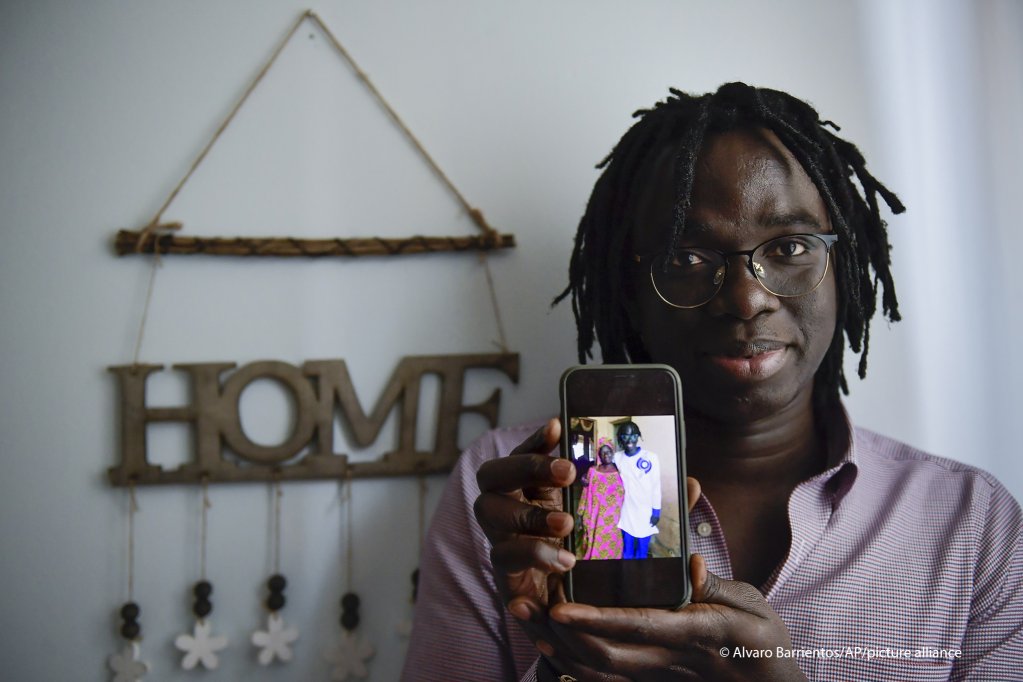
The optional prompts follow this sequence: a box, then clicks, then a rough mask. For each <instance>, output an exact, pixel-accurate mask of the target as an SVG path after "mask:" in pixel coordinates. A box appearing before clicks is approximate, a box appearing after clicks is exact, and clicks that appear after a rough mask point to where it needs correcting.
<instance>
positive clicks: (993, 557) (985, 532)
mask: <svg viewBox="0 0 1023 682" xmlns="http://www.w3.org/2000/svg"><path fill="white" fill-rule="evenodd" d="M981 518H982V522H983V526H982V528H980V531H979V532H980V545H979V551H978V554H977V563H976V568H975V573H974V579H973V599H972V602H971V604H970V616H969V622H968V623H967V628H966V634H965V636H964V638H963V643H962V657H961V658H960V659H958V660H957V661H956V662H955V664H954V665H953V669H952V676H951V679H952V680H996V679H997V680H1009V679H1019V677H1018V675H1019V674H1020V666H1021V665H1023V515H1021V513H1020V506H1019V503H1017V502H1016V500H1015V499H1013V497H1012V496H1011V495H1010V494H1009V492H1008V491H1007V490H1005V488H1003V487H1002V486H1001V485H1000V484H998V483H997V482H995V483H994V484H993V487H992V489H991V497H990V502H989V505H988V511H987V515H986V517H981Z"/></svg>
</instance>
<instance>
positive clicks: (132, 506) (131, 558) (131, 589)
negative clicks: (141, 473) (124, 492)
mask: <svg viewBox="0 0 1023 682" xmlns="http://www.w3.org/2000/svg"><path fill="white" fill-rule="evenodd" d="M138 510H139V505H138V500H136V499H135V481H131V482H130V483H129V484H128V601H129V602H133V601H135V513H136V512H137V511H138Z"/></svg>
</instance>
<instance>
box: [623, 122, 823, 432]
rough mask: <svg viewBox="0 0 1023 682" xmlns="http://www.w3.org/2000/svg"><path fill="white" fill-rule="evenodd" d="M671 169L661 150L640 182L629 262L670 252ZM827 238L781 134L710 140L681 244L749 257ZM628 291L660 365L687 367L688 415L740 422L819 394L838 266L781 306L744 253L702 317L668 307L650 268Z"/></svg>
mask: <svg viewBox="0 0 1023 682" xmlns="http://www.w3.org/2000/svg"><path fill="white" fill-rule="evenodd" d="M673 161H674V159H673V154H672V153H671V152H670V151H667V150H666V151H665V152H663V153H662V154H661V156H660V157H659V158H658V159H657V160H656V161H655V162H653V163H652V164H651V166H650V169H649V173H648V175H647V177H646V179H645V182H641V183H640V184H639V185H638V187H639V190H638V196H637V199H636V200H635V204H634V205H633V210H632V211H631V216H632V220H633V224H632V225H631V228H630V239H631V245H630V246H629V252H628V253H627V254H626V257H629V256H631V255H632V254H634V253H635V254H641V255H647V254H652V253H656V252H658V251H663V250H664V248H665V244H666V243H667V236H668V234H670V229H671V224H672V216H673V210H674V207H673V203H674V197H675V188H676V180H675V177H674V175H673V171H672V165H673ZM829 232H831V222H830V220H829V217H828V213H827V209H826V208H825V205H824V201H823V200H822V199H821V196H820V194H819V192H818V191H817V188H816V187H815V186H814V184H813V182H812V181H811V180H810V178H809V177H808V176H807V174H806V171H804V170H803V168H802V166H800V165H799V162H798V161H796V159H795V158H794V157H793V156H792V154H791V153H790V152H789V151H788V149H786V148H785V146H784V145H783V144H782V143H781V142H780V141H779V140H778V138H777V137H776V136H775V135H774V134H773V133H771V132H770V131H766V130H736V131H730V132H727V133H721V134H717V135H714V136H713V137H710V138H708V139H707V140H706V142H705V143H704V148H703V151H702V152H701V154H700V157H699V159H698V162H697V170H696V177H695V181H694V185H693V192H692V204H691V207H690V209H689V211H688V215H687V230H686V232H685V234H684V235H683V236H682V241H681V243H680V246H693V247H704V248H712V249H717V250H719V251H723V252H731V251H743V250H749V249H753V248H755V247H756V246H758V245H759V244H761V243H762V242H764V241H766V240H768V239H771V238H774V237H779V236H783V235H786V234H798V233H829ZM630 286H631V287H632V292H633V298H634V301H633V303H634V305H633V309H632V311H631V316H632V318H633V319H632V323H633V325H634V326H635V327H636V329H637V331H639V333H640V335H641V337H642V339H643V342H644V345H645V346H646V350H647V352H648V353H649V355H650V358H651V360H652V361H654V362H663V363H666V364H669V365H671V366H672V367H674V368H675V369H676V370H677V371H678V373H679V375H680V376H681V378H682V385H683V395H684V396H685V403H686V407H687V409H689V410H693V411H696V412H697V413H700V414H703V415H705V416H708V417H713V418H715V419H719V420H723V421H726V422H741V421H748V420H749V419H756V418H761V417H765V416H768V415H771V414H775V413H777V412H778V411H779V410H780V409H782V408H784V407H786V406H788V405H792V404H794V403H795V402H796V401H799V400H802V399H808V398H809V396H810V394H811V393H812V390H813V377H814V374H815V373H816V371H817V368H818V367H819V366H820V364H821V361H822V360H823V359H824V356H825V355H826V353H827V351H828V348H829V347H830V344H831V339H832V336H833V335H834V333H835V321H836V314H837V312H836V311H837V294H836V289H835V279H834V268H833V267H832V268H829V269H828V274H827V276H826V277H825V279H824V281H823V282H822V283H821V284H820V286H819V287H818V288H817V289H816V290H814V291H813V292H811V293H809V294H806V295H804V296H799V297H795V298H782V297H779V296H775V295H774V294H771V293H770V292H768V291H767V290H766V289H764V288H763V287H762V286H761V285H760V283H759V282H758V281H757V280H756V278H755V277H754V275H753V273H751V272H750V270H749V267H748V266H747V260H746V258H745V257H744V256H732V257H731V258H730V259H729V261H728V271H727V276H726V277H725V280H724V283H723V285H722V287H721V289H720V291H718V293H717V294H716V295H715V296H714V298H713V299H711V300H710V301H709V302H708V303H706V304H704V305H703V306H701V307H698V308H693V309H679V308H672V307H670V306H669V305H667V304H666V303H664V301H662V300H661V299H660V298H659V297H658V296H657V294H656V292H655V291H654V289H653V287H652V285H651V282H650V271H649V266H648V265H646V264H645V263H644V265H643V266H637V267H636V268H635V269H634V272H633V273H632V276H631V278H630Z"/></svg>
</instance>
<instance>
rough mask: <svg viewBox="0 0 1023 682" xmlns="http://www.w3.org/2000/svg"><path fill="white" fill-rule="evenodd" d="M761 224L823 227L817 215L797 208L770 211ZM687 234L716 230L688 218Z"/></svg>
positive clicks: (697, 234)
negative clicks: (778, 211) (793, 209)
mask: <svg viewBox="0 0 1023 682" xmlns="http://www.w3.org/2000/svg"><path fill="white" fill-rule="evenodd" d="M759 222H760V224H761V225H762V226H764V227H789V226H790V225H806V226H807V227H810V228H816V229H818V230H819V229H822V227H821V221H820V220H818V219H817V216H815V215H814V214H812V213H810V212H809V211H803V210H798V209H797V210H795V211H784V212H780V213H768V214H767V215H765V216H763V217H762V218H760V220H759ZM683 232H685V233H686V234H689V235H693V236H697V237H698V236H701V235H707V234H714V233H715V232H716V230H715V229H714V226H713V225H711V224H710V223H704V222H701V221H699V220H687V221H686V226H685V229H684V230H683Z"/></svg>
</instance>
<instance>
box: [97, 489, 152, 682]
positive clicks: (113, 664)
mask: <svg viewBox="0 0 1023 682" xmlns="http://www.w3.org/2000/svg"><path fill="white" fill-rule="evenodd" d="M127 498H128V515H127V516H128V600H127V601H126V602H125V603H124V604H123V605H122V606H121V610H120V616H121V628H120V634H121V637H122V638H124V640H125V647H124V648H123V649H122V650H121V651H119V652H118V653H116V654H111V656H110V657H109V658H108V659H107V666H108V667H109V668H110V670H111V672H113V673H114V676H113V678H111V679H112V680H113V682H138V680H141V679H142V678H143V677H144V676H145V674H146V673H147V672H149V664H148V663H146V662H144V661H142V659H141V656H142V647H141V646H140V642H141V641H142V626H141V625H139V615H140V614H141V609H139V605H138V604H136V603H135V514H136V513H137V512H138V510H139V507H138V502H137V501H136V499H135V486H128V494H127Z"/></svg>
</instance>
